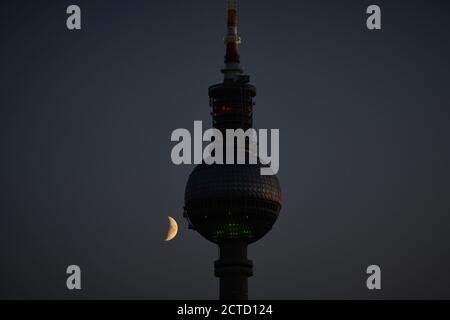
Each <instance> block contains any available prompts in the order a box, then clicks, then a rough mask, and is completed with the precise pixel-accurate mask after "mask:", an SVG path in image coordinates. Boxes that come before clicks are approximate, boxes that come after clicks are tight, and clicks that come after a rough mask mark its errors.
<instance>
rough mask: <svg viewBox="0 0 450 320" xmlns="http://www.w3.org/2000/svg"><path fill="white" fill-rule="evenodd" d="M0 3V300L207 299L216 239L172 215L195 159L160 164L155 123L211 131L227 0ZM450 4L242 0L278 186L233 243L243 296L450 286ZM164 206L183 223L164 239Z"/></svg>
mask: <svg viewBox="0 0 450 320" xmlns="http://www.w3.org/2000/svg"><path fill="white" fill-rule="evenodd" d="M71 4H77V5H78V6H80V8H81V10H82V30H80V31H69V30H68V29H67V28H66V19H67V14H66V8H67V7H68V6H69V5H71ZM371 4H378V5H379V6H380V7H381V10H382V30H378V31H369V30H368V29H367V27H366V19H367V17H368V16H367V14H366V8H367V7H368V6H369V5H371ZM0 14H1V16H0V19H1V28H0V43H1V47H0V57H1V60H0V63H1V66H0V82H1V85H0V92H1V93H0V97H1V100H0V150H1V157H0V298H3V299H4V298H12V299H18V298H32V299H36V298H43V299H51V298H61V299H80V298H87V299H105V298H106V299H107V298H112V299H132V298H137V299H182V300H185V299H217V294H218V279H217V278H215V277H214V272H213V264H214V260H216V259H217V258H218V252H217V246H215V245H214V244H212V243H209V242H208V241H206V240H205V239H203V238H202V237H201V236H200V235H199V234H198V233H196V232H194V231H191V230H188V228H187V222H186V220H185V219H184V218H183V203H184V189H185V186H186V182H187V179H188V177H189V173H190V172H191V171H192V169H193V166H175V165H174V164H172V162H171V158H170V155H171V149H172V147H173V146H174V144H173V143H172V142H171V141H170V136H171V133H172V131H173V130H175V129H178V128H186V129H188V130H190V131H192V130H193V125H194V121H195V120H202V121H203V122H204V124H205V125H206V124H208V125H210V124H211V117H210V111H211V110H210V108H209V105H208V86H210V85H212V84H215V83H220V82H221V81H222V74H221V73H220V68H221V67H222V64H223V56H224V52H225V49H224V44H223V37H224V35H225V33H226V20H225V18H226V1H225V0H215V1H211V0H194V1H176V0H165V1H148V0H147V1H144V0H133V1H124V0H120V1H119V0H117V1H104V0H89V1H88V0H77V1H65V0H64V1H42V0H36V1H29V0H27V1H25V0H14V1H12V0H10V1H4V0H2V1H0ZM449 14H450V2H449V1H447V0H434V1H425V0H409V1H406V0H396V1H387V0H377V1H366V0H356V1H355V0H342V1H335V0H320V1H313V0H278V1H256V0H241V1H239V33H240V35H241V36H242V38H243V43H242V49H241V55H242V65H243V67H244V68H245V72H246V73H248V74H249V75H250V76H251V82H252V84H254V85H255V86H256V87H257V89H258V94H257V97H256V100H255V101H256V107H255V110H254V112H255V117H254V118H255V119H254V120H255V127H257V128H265V129H280V145H281V149H280V161H281V162H280V172H279V174H278V177H279V180H280V184H281V187H282V190H283V208H282V210H281V213H280V217H279V219H278V221H277V223H276V224H275V226H274V228H273V230H272V231H271V232H270V233H269V234H268V235H267V236H266V237H264V238H263V239H262V240H261V241H259V242H257V243H255V244H254V245H251V246H250V247H249V258H250V259H252V260H253V261H254V264H255V268H254V273H255V275H254V277H252V278H250V279H249V287H250V298H252V299H399V298H404V299H416V298H423V299H430V298H441V299H442V298H447V299H449V298H450V274H449V272H448V271H449V270H450V256H449V253H450V233H449V230H450V216H449V214H450V125H449V121H450V109H449V107H450V73H449V71H450V59H449V57H450V42H449V39H450V25H449ZM168 215H170V216H172V217H174V218H175V219H176V220H177V221H178V223H179V228H180V230H179V233H178V236H177V237H176V238H175V239H174V240H173V241H171V242H164V241H163V240H164V238H165V236H166V232H167V216H168ZM69 265H79V266H80V267H81V269H82V286H83V289H82V290H81V291H68V290H67V288H66V278H67V275H66V268H67V266H69ZM370 265H379V266H380V267H381V269H382V286H383V288H382V290H381V291H377V292H374V291H369V290H368V289H367V287H366V279H367V277H368V276H367V274H366V268H367V267H368V266H370Z"/></svg>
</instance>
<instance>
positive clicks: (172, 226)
mask: <svg viewBox="0 0 450 320" xmlns="http://www.w3.org/2000/svg"><path fill="white" fill-rule="evenodd" d="M177 233H178V224H177V222H176V221H175V219H174V218H172V217H169V230H168V231H167V237H166V239H165V240H164V241H166V242H168V241H171V240H173V239H174V238H175V237H176V236H177Z"/></svg>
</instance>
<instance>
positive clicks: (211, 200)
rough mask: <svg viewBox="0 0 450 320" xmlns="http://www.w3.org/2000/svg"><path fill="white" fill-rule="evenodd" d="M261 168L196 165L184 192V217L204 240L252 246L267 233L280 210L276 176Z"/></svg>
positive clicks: (279, 191) (279, 193)
mask: <svg viewBox="0 0 450 320" xmlns="http://www.w3.org/2000/svg"><path fill="white" fill-rule="evenodd" d="M261 167H262V165H248V164H247V165H204V164H203V165H199V166H197V167H196V168H195V169H194V171H193V172H192V173H191V175H190V177H189V180H188V183H187V186H186V192H185V216H186V217H187V218H188V220H189V222H190V224H191V227H192V228H193V229H195V230H197V231H198V232H199V233H200V234H201V235H202V236H204V237H205V238H206V239H208V240H210V241H212V242H215V243H220V242H224V241H227V240H241V241H245V242H247V243H249V244H250V243H253V242H255V241H257V240H259V239H260V238H262V237H263V236H264V235H265V234H266V233H267V232H269V231H270V229H271V228H272V226H273V224H274V223H275V221H276V220H277V218H278V214H279V212H280V209H281V188H280V184H279V182H278V179H277V177H276V176H274V175H273V176H262V175H261V172H260V169H261Z"/></svg>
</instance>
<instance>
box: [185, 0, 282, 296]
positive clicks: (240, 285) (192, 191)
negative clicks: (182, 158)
mask: <svg viewBox="0 0 450 320" xmlns="http://www.w3.org/2000/svg"><path fill="white" fill-rule="evenodd" d="M237 25H238V24H237V1H236V0H228V28H227V29H228V32H227V35H226V37H225V45H226V55H225V66H224V68H223V69H222V73H223V74H224V80H223V82H222V83H220V84H216V85H213V86H211V87H210V88H209V99H210V107H211V109H212V112H211V115H212V118H213V127H214V128H216V129H218V130H220V131H221V132H222V133H223V134H224V136H225V131H226V129H234V130H236V129H243V130H244V131H246V130H248V129H250V128H252V127H253V109H254V105H255V104H254V102H253V99H254V98H255V96H256V88H255V87H254V86H252V85H251V84H250V77H249V76H247V75H244V74H243V70H242V68H241V65H240V53H239V47H240V44H241V38H240V37H239V36H238V29H237ZM225 152H226V148H224V153H225ZM246 152H247V154H248V153H249V152H251V150H249V147H248V144H247V146H246ZM235 154H236V153H235ZM225 157H226V156H225V155H224V158H225ZM262 167H264V165H263V164H261V163H260V161H258V164H256V165H252V164H245V165H238V164H235V165H222V164H213V165H206V164H201V165H199V166H197V167H196V168H195V169H194V171H193V172H192V173H191V175H190V177H189V180H188V182H187V186H186V191H185V207H184V216H185V218H187V219H188V222H189V227H190V228H191V229H194V230H196V231H197V232H199V233H200V234H201V235H202V236H203V237H205V238H206V239H208V240H209V241H211V242H214V243H215V244H217V245H218V246H219V260H217V261H216V262H215V275H216V276H217V277H218V278H219V279H220V299H221V300H247V299H248V278H249V277H251V276H252V275H253V263H252V261H250V260H248V257H247V247H248V245H249V244H251V243H253V242H256V241H258V240H259V239H261V238H262V237H263V236H265V235H266V234H267V233H268V232H269V231H270V230H271V229H272V226H273V225H274V223H275V221H276V220H277V218H278V214H279V212H280V210H281V188H280V185H279V182H278V179H277V177H276V176H275V175H273V176H262V175H261V173H260V169H261V168H262Z"/></svg>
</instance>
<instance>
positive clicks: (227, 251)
mask: <svg viewBox="0 0 450 320" xmlns="http://www.w3.org/2000/svg"><path fill="white" fill-rule="evenodd" d="M247 247H248V244H247V243H245V242H243V241H239V240H233V241H227V242H223V243H220V244H219V251H220V258H219V260H217V261H216V263H215V275H216V277H218V278H219V279H220V300H248V278H249V277H251V276H252V275H253V262H252V261H250V260H248V258H247Z"/></svg>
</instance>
